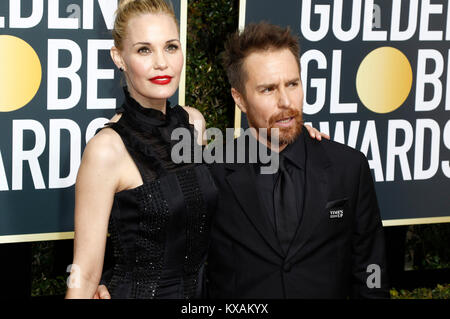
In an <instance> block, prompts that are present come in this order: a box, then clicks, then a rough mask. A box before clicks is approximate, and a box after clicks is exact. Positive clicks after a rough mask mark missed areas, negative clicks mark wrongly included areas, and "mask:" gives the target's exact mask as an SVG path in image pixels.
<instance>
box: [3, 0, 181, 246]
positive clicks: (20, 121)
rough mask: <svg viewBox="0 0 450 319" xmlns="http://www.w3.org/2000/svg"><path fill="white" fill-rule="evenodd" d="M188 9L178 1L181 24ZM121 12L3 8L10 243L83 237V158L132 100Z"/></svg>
mask: <svg viewBox="0 0 450 319" xmlns="http://www.w3.org/2000/svg"><path fill="white" fill-rule="evenodd" d="M186 1H187V0H185V1H172V3H173V5H174V8H175V12H176V13H177V15H178V16H177V18H178V20H180V18H182V15H181V14H180V12H181V10H182V9H183V10H184V11H186V3H187V2H186ZM117 3H118V2H117V1H113V0H2V1H0V132H1V134H0V243H2V242H14V241H32V240H46V239H59V238H70V237H73V234H72V233H71V232H73V206H74V184H75V179H76V175H77V171H78V167H79V164H80V160H81V154H82V152H83V149H84V147H85V145H86V143H87V141H88V140H89V139H90V138H91V137H92V136H93V135H94V134H95V132H96V130H97V129H98V128H100V127H103V125H104V123H106V122H107V120H108V119H109V118H111V117H112V115H113V114H114V109H116V107H118V106H120V105H121V103H122V100H123V93H122V88H121V87H122V85H123V84H124V79H122V78H121V74H120V72H118V71H117V70H116V68H115V66H114V64H113V62H112V61H111V58H110V55H109V49H110V48H111V47H112V46H113V40H112V35H111V30H112V27H113V24H114V13H115V10H116V9H117ZM182 22H184V23H185V21H182ZM182 31H184V34H182V36H183V37H184V38H183V39H182V42H183V43H184V44H185V43H186V41H185V28H182ZM183 85H184V84H183V83H182V86H183ZM179 91H180V92H179V95H178V94H176V95H175V97H176V98H175V99H174V100H173V101H171V102H173V103H177V102H178V97H180V103H182V102H183V100H184V91H183V92H181V91H182V90H181V89H180V90H179ZM183 103H184V102H183Z"/></svg>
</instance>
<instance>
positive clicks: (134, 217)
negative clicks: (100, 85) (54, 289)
mask: <svg viewBox="0 0 450 319" xmlns="http://www.w3.org/2000/svg"><path fill="white" fill-rule="evenodd" d="M113 37H114V42H115V43H114V45H115V46H114V47H113V48H112V49H111V56H112V58H113V60H114V63H115V64H116V66H117V67H118V68H119V69H120V70H121V71H123V73H124V76H125V79H126V83H127V87H126V88H125V89H124V91H125V102H124V104H123V106H122V108H121V110H120V111H119V112H118V114H117V115H116V116H114V117H113V118H112V119H111V121H110V123H109V124H108V125H107V127H106V128H104V129H102V130H101V131H100V132H99V133H98V134H97V135H96V136H95V137H94V138H92V139H91V140H90V142H89V143H88V145H87V146H86V149H85V151H84V154H83V159H82V162H81V166H80V169H79V172H78V177H77V182H76V196H75V244H74V260H73V267H72V272H71V285H70V286H69V289H68V291H67V295H66V297H67V298H94V297H98V295H96V291H97V287H98V285H99V282H100V279H101V276H102V269H103V263H104V256H105V246H106V238H107V234H108V232H109V233H110V236H111V241H112V246H113V251H114V258H113V259H114V260H113V265H112V267H111V269H110V270H109V274H108V276H104V281H105V282H104V283H105V284H106V286H107V289H108V291H109V294H110V295H111V297H112V298H200V297H202V296H203V291H204V290H203V289H202V288H203V281H202V279H203V265H204V261H205V259H206V252H207V248H208V241H209V228H210V227H209V226H210V221H211V217H212V214H213V213H214V210H215V205H216V194H217V190H216V188H215V186H214V183H213V180H212V178H211V176H210V174H209V171H208V168H207V167H206V166H205V165H203V164H194V163H181V164H176V163H174V162H173V161H172V159H171V149H172V146H173V145H174V142H173V141H171V133H172V131H173V130H174V129H176V128H186V129H188V130H190V132H191V133H192V134H191V136H192V142H193V143H195V142H197V143H201V144H203V141H202V139H201V138H202V136H203V134H202V132H203V128H204V125H205V124H204V123H205V120H204V118H203V116H202V115H201V113H200V112H198V111H197V110H196V109H194V108H189V107H181V106H179V105H176V106H173V107H171V106H169V105H168V102H167V99H168V98H169V97H171V96H172V95H173V94H174V93H175V91H176V90H177V88H178V85H179V80H180V75H181V71H182V68H183V53H182V51H181V43H180V40H179V30H178V25H177V21H176V18H175V15H174V12H173V9H172V8H171V6H169V5H167V3H166V2H165V1H164V0H122V1H120V3H119V8H118V11H117V16H116V21H115V26H114V30H113ZM197 124H198V125H197ZM194 131H197V132H198V133H199V134H194ZM195 136H197V137H195ZM193 143H191V144H192V145H193ZM105 278H106V279H105Z"/></svg>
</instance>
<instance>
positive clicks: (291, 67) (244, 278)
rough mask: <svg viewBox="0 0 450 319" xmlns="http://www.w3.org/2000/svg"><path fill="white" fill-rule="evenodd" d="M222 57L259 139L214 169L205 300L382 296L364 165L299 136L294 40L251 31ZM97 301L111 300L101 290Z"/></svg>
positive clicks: (273, 31)
mask: <svg viewBox="0 0 450 319" xmlns="http://www.w3.org/2000/svg"><path fill="white" fill-rule="evenodd" d="M224 57H225V59H224V60H225V67H226V69H227V74H228V78H229V80H230V83H231V86H232V90H231V91H232V95H233V97H234V99H235V102H236V104H237V105H238V107H239V108H240V109H241V110H242V111H243V112H244V113H246V115H247V118H248V123H249V126H250V127H252V128H254V129H255V132H254V134H246V135H243V136H241V137H240V138H238V139H236V140H235V141H234V142H233V145H232V148H231V149H233V150H234V152H233V153H234V155H235V156H236V157H239V156H241V155H244V159H246V160H247V162H245V163H239V161H237V160H236V158H233V159H232V160H231V161H229V162H227V160H229V159H230V158H231V157H230V156H229V154H226V155H227V156H226V161H225V163H223V164H219V163H215V164H213V165H211V172H212V174H213V177H214V181H215V183H216V185H217V187H218V189H219V199H218V200H219V202H218V205H217V206H218V210H217V211H216V213H215V216H214V220H213V224H212V228H211V230H210V233H211V244H210V249H209V256H208V262H207V287H208V292H209V297H210V298H252V299H254V298H276V299H278V298H348V297H353V298H388V297H389V289H388V282H387V272H386V260H385V246H384V245H385V243H384V236H383V228H382V224H381V219H380V213H379V209H378V204H377V199H376V194H375V189H374V184H373V180H372V175H371V173H370V170H369V166H368V163H367V159H366V158H365V156H364V154H362V153H361V152H359V151H356V150H354V149H351V148H349V147H347V146H345V145H342V144H339V143H335V142H332V141H327V140H323V139H322V141H321V142H319V141H317V140H315V139H312V138H311V137H310V136H309V134H306V132H305V133H304V132H303V130H304V129H303V127H302V104H303V90H302V83H301V80H300V63H299V44H298V40H297V38H296V37H294V36H293V35H292V34H291V33H290V31H289V29H283V28H280V27H277V26H273V25H269V24H266V23H259V24H256V25H249V26H247V27H246V28H245V30H244V31H243V33H241V34H239V33H236V34H234V35H233V36H232V37H231V38H230V40H229V41H228V43H227V45H226V50H225V54H224ZM258 129H266V131H267V136H264V134H262V135H260V134H259V133H260V131H259V130H258ZM267 129H268V130H267ZM272 129H273V131H272ZM263 131H264V130H263ZM255 140H256V141H255ZM274 140H275V141H277V140H278V143H275V145H273V144H272V143H271V142H272V141H274ZM252 142H256V143H254V144H256V145H257V146H258V147H259V148H266V150H267V151H269V150H272V155H273V154H275V155H276V156H271V158H272V159H276V160H275V164H277V165H275V166H277V167H278V166H279V169H277V170H276V172H272V174H264V173H265V172H266V171H265V170H264V168H266V169H267V168H268V167H267V166H272V165H266V164H267V163H266V162H265V161H263V160H262V158H259V157H258V156H256V157H255V154H254V153H255V152H252V151H251V150H250V147H247V146H249V145H250V144H251V143H252ZM276 144H278V145H276ZM241 146H244V147H241ZM226 149H227V150H228V149H229V148H228V147H227V148H226ZM242 152H244V153H245V154H242ZM264 152H265V151H264ZM264 152H262V153H264ZM257 153H258V152H257ZM271 164H273V163H271ZM269 168H271V167H269ZM269 170H270V169H269ZM97 297H99V298H108V297H109V294H108V291H107V289H106V287H105V286H99V289H98V291H97Z"/></svg>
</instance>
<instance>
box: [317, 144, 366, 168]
mask: <svg viewBox="0 0 450 319" xmlns="http://www.w3.org/2000/svg"><path fill="white" fill-rule="evenodd" d="M311 143H312V144H313V145H320V149H321V150H322V151H323V152H324V153H325V155H326V156H327V157H328V159H329V161H330V162H332V163H336V164H345V165H351V164H357V163H358V164H360V163H361V162H364V161H367V158H366V156H365V155H364V153H362V152H360V151H359V150H356V149H354V148H352V147H350V146H348V145H345V144H342V143H339V142H336V141H332V140H326V139H322V141H317V140H312V141H311Z"/></svg>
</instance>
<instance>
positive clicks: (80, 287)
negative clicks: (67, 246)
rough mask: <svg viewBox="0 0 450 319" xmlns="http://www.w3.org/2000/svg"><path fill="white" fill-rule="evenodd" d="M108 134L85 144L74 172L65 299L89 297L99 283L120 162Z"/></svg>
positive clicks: (104, 131)
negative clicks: (72, 237) (71, 237)
mask: <svg viewBox="0 0 450 319" xmlns="http://www.w3.org/2000/svg"><path fill="white" fill-rule="evenodd" d="M108 131H109V130H103V131H102V132H100V133H99V134H98V135H96V136H95V137H94V138H92V140H91V141H90V142H89V143H88V145H87V146H86V149H85V151H84V154H83V159H82V162H81V165H80V169H79V171H78V176H77V181H76V186H75V241H74V259H73V266H72V272H71V280H70V283H71V285H70V287H69V288H68V290H67V294H66V298H92V297H93V296H94V294H95V291H96V290H97V286H98V283H99V281H100V277H101V272H102V268H103V260H104V254H105V245H106V236H107V232H108V222H109V216H110V212H111V207H112V204H113V200H114V194H115V192H116V190H117V187H118V185H119V178H118V176H119V172H120V170H119V163H120V162H119V161H120V159H121V156H120V153H121V152H120V147H118V145H120V143H119V144H118V143H117V142H118V140H117V137H115V136H114V134H115V132H112V131H110V132H108ZM119 139H120V137H119ZM74 265H75V266H74Z"/></svg>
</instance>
